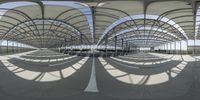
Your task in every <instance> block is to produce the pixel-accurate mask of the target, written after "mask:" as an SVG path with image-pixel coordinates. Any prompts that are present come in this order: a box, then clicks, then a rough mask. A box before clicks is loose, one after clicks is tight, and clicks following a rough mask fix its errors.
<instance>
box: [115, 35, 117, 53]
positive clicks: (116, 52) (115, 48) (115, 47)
mask: <svg viewBox="0 0 200 100" xmlns="http://www.w3.org/2000/svg"><path fill="white" fill-rule="evenodd" d="M115 56H117V36H115Z"/></svg>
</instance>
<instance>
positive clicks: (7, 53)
mask: <svg viewBox="0 0 200 100" xmlns="http://www.w3.org/2000/svg"><path fill="white" fill-rule="evenodd" d="M6 41H7V45H6V53H7V54H8V40H6Z"/></svg>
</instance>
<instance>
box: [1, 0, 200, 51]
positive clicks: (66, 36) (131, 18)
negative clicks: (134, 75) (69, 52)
mask: <svg viewBox="0 0 200 100" xmlns="http://www.w3.org/2000/svg"><path fill="white" fill-rule="evenodd" d="M198 5H199V3H198V1H195V0H177V1H175V0H173V1H172V0H125V1H124V0H123V1H122V0H121V1H120V0H100V1H98V0H97V1H93V0H84V1H83V0H76V1H64V0H63V1H62V0H61V1H37V2H36V1H24V0H23V1H15V2H14V1H13V0H8V1H7V0H6V1H2V4H0V38H1V39H4V40H13V41H18V42H22V43H25V44H29V45H31V46H35V47H39V48H44V47H45V48H51V47H60V46H67V45H80V44H91V45H94V44H97V45H101V44H105V43H107V41H108V44H109V45H114V44H115V42H117V45H118V46H121V44H122V41H123V43H124V44H128V45H129V46H137V47H155V46H158V45H161V44H164V43H168V42H172V41H180V40H193V39H200V35H199V34H200V32H199V24H200V16H199V15H200V11H199V9H198V8H199V6H198Z"/></svg>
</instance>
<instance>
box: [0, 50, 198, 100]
mask: <svg viewBox="0 0 200 100" xmlns="http://www.w3.org/2000/svg"><path fill="white" fill-rule="evenodd" d="M197 58H198V56H191V55H173V54H158V53H138V54H131V55H126V56H118V57H108V58H105V57H94V58H93V57H79V56H71V55H63V54H62V55H61V54H59V53H56V52H53V51H31V52H26V53H19V54H15V55H7V56H0V60H1V61H0V80H1V81H0V100H199V99H200V95H199V94H200V73H199V72H200V66H199V65H200V61H199V59H197Z"/></svg>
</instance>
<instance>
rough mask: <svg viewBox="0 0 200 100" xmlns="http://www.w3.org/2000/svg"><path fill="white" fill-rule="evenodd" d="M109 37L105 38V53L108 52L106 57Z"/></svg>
mask: <svg viewBox="0 0 200 100" xmlns="http://www.w3.org/2000/svg"><path fill="white" fill-rule="evenodd" d="M107 46H108V35H107V34H106V36H105V51H106V57H108V48H107Z"/></svg>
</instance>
